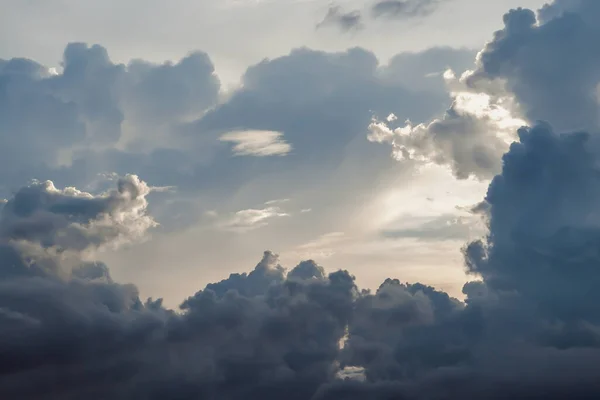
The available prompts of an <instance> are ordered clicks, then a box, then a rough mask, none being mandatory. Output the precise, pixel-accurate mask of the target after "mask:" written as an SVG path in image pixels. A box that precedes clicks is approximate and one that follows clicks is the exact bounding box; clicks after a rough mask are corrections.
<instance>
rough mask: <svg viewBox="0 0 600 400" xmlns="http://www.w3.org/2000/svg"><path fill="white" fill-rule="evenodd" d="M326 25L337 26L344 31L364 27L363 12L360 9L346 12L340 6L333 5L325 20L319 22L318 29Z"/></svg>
mask: <svg viewBox="0 0 600 400" xmlns="http://www.w3.org/2000/svg"><path fill="white" fill-rule="evenodd" d="M326 26H335V27H337V28H339V29H340V30H341V31H342V32H349V31H356V30H359V29H362V27H363V23H362V15H361V12H360V11H359V10H353V11H348V12H344V11H343V10H342V8H341V7H340V6H336V5H332V6H330V7H329V10H327V14H326V15H325V17H324V18H323V20H322V21H321V22H319V23H318V24H317V29H319V28H322V27H326Z"/></svg>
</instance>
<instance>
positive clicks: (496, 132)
mask: <svg viewBox="0 0 600 400" xmlns="http://www.w3.org/2000/svg"><path fill="white" fill-rule="evenodd" d="M389 122H394V120H393V119H392V121H389V118H388V122H383V121H378V120H374V121H373V122H372V123H371V124H370V125H369V135H368V136H367V137H368V139H369V140H370V141H373V142H377V143H389V144H391V145H392V148H393V156H394V157H395V158H396V159H398V160H403V159H409V160H416V161H421V162H434V163H436V164H439V165H448V166H450V167H451V168H452V170H453V172H454V174H455V176H456V177H457V178H459V179H466V178H469V177H471V176H475V177H478V178H483V179H485V178H491V177H493V176H494V175H495V174H496V173H498V172H499V171H500V167H501V160H500V158H501V156H502V154H503V153H504V152H505V151H506V150H507V149H508V145H509V144H510V142H512V140H513V138H514V134H513V132H514V131H515V130H516V129H517V128H518V127H520V126H523V125H525V121H522V120H520V119H518V118H513V117H511V116H510V114H509V112H508V111H507V110H506V109H504V108H502V107H501V106H499V105H498V104H490V100H489V97H487V96H485V95H473V94H469V93H458V94H456V95H455V98H454V102H453V103H452V105H451V107H450V108H449V109H448V110H447V111H446V113H445V115H444V116H443V118H441V119H436V120H433V121H432V122H430V123H429V124H419V125H416V126H413V125H412V124H411V123H410V121H407V124H406V125H405V126H402V127H398V128H395V129H391V128H390V127H389Z"/></svg>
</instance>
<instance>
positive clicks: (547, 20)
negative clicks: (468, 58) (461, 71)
mask: <svg viewBox="0 0 600 400" xmlns="http://www.w3.org/2000/svg"><path fill="white" fill-rule="evenodd" d="M599 16H600V7H598V4H597V2H596V1H593V0H581V1H579V0H577V1H557V2H552V3H551V4H548V5H546V6H545V7H544V8H542V9H541V10H540V13H539V20H537V19H536V14H535V13H534V12H533V11H532V10H528V9H522V8H519V9H514V10H511V11H510V12H508V13H507V14H506V15H505V16H504V28H503V29H501V30H499V31H497V32H495V33H494V37H493V39H492V40H491V41H490V42H489V43H488V44H487V45H486V46H485V48H484V49H483V50H482V52H481V53H480V54H479V56H478V63H479V67H478V68H477V69H476V70H475V73H474V74H473V76H471V77H470V78H469V81H468V82H469V84H470V86H472V87H474V88H485V86H488V85H489V83H490V82H499V83H502V84H503V86H504V89H505V90H506V91H508V92H509V93H510V94H513V95H514V96H515V97H516V99H517V101H518V103H519V106H520V108H521V110H522V113H523V115H524V116H525V117H526V118H527V119H528V121H530V122H532V123H534V122H535V121H537V120H543V121H547V122H549V123H551V124H552V126H554V127H555V128H556V129H558V130H560V131H566V130H580V129H582V130H597V128H598V121H599V117H598V110H599V106H598V96H597V86H598V83H599V82H600V75H599V73H598V70H599V68H598V64H599V63H600V53H599V52H598V50H597V49H596V47H595V46H594V45H593V43H595V42H596V41H597V40H598V35H599V32H598V30H597V29H596V22H597V20H598V17H599ZM557 38H560V40H558V39H557ZM574 60H577V62H574ZM480 90H481V89H480ZM483 90H485V89H483Z"/></svg>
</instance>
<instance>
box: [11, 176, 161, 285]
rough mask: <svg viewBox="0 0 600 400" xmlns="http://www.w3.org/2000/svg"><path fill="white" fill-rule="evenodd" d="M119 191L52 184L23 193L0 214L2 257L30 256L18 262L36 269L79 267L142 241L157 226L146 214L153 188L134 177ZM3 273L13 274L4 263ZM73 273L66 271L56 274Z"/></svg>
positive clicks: (122, 183) (123, 181) (123, 182)
mask: <svg viewBox="0 0 600 400" xmlns="http://www.w3.org/2000/svg"><path fill="white" fill-rule="evenodd" d="M116 186H117V187H116V189H112V190H110V191H108V192H106V193H102V194H99V195H92V194H90V193H87V192H83V191H80V190H78V189H76V188H73V187H67V188H65V189H62V190H61V189H57V188H56V187H55V186H54V184H53V183H52V182H51V181H45V182H34V183H32V184H31V185H29V186H27V187H23V188H21V189H20V190H18V191H17V192H16V193H15V194H14V196H13V197H12V198H11V199H9V200H8V201H7V202H6V204H5V205H4V206H3V208H2V211H1V212H0V243H1V246H2V249H3V250H2V253H3V254H4V255H6V254H12V256H11V258H10V259H13V258H15V257H16V255H17V254H18V253H21V254H26V255H27V257H26V258H24V259H21V260H18V263H19V264H20V263H27V264H30V266H31V268H32V269H41V270H46V269H48V268H50V269H56V268H60V266H61V264H66V263H67V262H69V263H71V267H72V266H73V265H72V264H73V263H76V264H77V263H79V262H80V261H81V255H82V254H84V253H86V252H87V253H90V252H93V251H94V250H98V249H102V248H106V247H112V248H114V247H117V246H120V245H123V244H124V243H131V242H133V241H139V240H140V239H142V238H143V237H144V236H145V235H146V233H147V231H148V230H149V229H150V228H152V227H155V226H156V225H157V223H156V222H155V221H154V219H153V218H152V217H150V216H149V215H147V213H146V210H147V206H148V202H147V200H146V196H147V195H148V194H149V193H150V190H151V189H150V188H149V187H148V185H147V184H146V183H145V182H143V181H141V180H140V179H139V178H138V177H137V176H135V175H128V176H125V177H123V178H120V179H119V180H118V181H117V185H116ZM0 265H1V268H0V269H1V270H2V273H3V274H4V273H8V272H9V271H10V270H13V269H14V266H13V265H10V264H5V263H1V264H0ZM58 272H60V273H67V274H68V273H71V268H68V269H67V270H66V271H54V273H58Z"/></svg>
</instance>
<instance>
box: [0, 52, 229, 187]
mask: <svg viewBox="0 0 600 400" xmlns="http://www.w3.org/2000/svg"><path fill="white" fill-rule="evenodd" d="M0 82H1V85H0V138H1V139H2V142H3V146H2V149H1V150H0V158H1V160H2V164H1V166H2V168H1V170H2V172H1V174H2V177H3V182H4V183H5V184H11V185H14V186H16V187H18V186H21V185H22V184H23V183H24V182H25V181H26V180H28V179H30V178H31V177H32V176H39V175H45V176H47V174H49V173H51V172H52V171H54V174H55V175H60V178H64V176H65V175H67V174H70V175H78V174H85V173H86V172H87V171H88V170H90V169H92V168H93V166H92V163H93V160H92V159H90V157H86V156H85V155H81V154H80V152H83V151H84V150H87V149H94V151H102V150H104V149H107V148H109V149H114V148H116V147H119V148H123V147H127V146H133V148H136V149H137V150H138V151H151V150H153V149H156V147H159V146H167V144H168V146H169V147H177V146H178V145H179V146H181V143H178V142H177V140H176V138H174V137H170V138H169V140H168V141H167V140H165V136H166V135H167V134H169V133H170V132H172V131H174V130H176V128H177V127H178V126H180V125H181V124H183V123H185V122H186V121H189V120H190V119H194V118H198V117H199V116H200V115H202V113H203V112H204V111H205V110H206V109H207V108H209V107H211V106H212V105H214V104H215V103H216V101H217V96H218V94H219V90H220V84H219V81H218V79H217V77H216V75H215V74H214V67H213V65H212V63H211V61H210V59H209V58H208V56H207V55H206V54H204V53H200V52H195V53H191V54H189V55H188V56H186V57H184V58H183V59H181V60H180V61H178V62H176V63H172V62H167V63H164V64H160V65H159V64H152V63H149V62H146V61H141V60H135V61H132V62H130V63H129V64H127V65H124V64H117V63H114V62H112V61H111V60H110V58H109V56H108V52H107V50H106V49H105V48H103V47H102V46H100V45H92V46H88V45H86V44H83V43H70V44H69V45H67V47H66V48H65V51H64V55H63V62H62V68H60V71H58V72H57V71H54V72H52V71H51V69H49V68H47V67H45V66H43V65H40V64H38V63H36V62H35V61H32V60H28V59H22V58H14V59H10V60H6V61H5V60H1V61H0ZM142 138H143V140H142ZM82 159H84V160H85V161H83V160H82ZM97 163H98V164H99V165H98V167H97V169H95V170H93V171H90V174H89V176H84V177H83V179H81V183H88V180H89V179H90V178H91V177H92V176H95V175H96V174H97V173H101V172H107V171H114V169H113V168H111V167H110V165H108V164H110V163H106V165H104V162H100V160H97ZM73 164H78V165H76V166H73ZM82 164H85V165H82ZM113 164H114V163H113ZM71 167H73V169H74V170H73V171H71V170H70V169H69V168H71ZM118 172H119V173H120V174H124V173H125V172H123V171H118ZM45 176H44V178H45ZM69 183H70V184H73V182H72V181H71V182H69Z"/></svg>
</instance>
